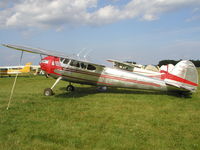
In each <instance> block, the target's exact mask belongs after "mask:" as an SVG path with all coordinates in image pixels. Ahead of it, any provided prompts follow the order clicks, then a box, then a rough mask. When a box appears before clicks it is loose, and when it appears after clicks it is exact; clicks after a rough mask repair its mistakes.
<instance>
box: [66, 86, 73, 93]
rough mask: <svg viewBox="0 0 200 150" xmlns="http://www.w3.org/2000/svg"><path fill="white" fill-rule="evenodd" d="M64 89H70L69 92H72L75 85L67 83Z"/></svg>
mask: <svg viewBox="0 0 200 150" xmlns="http://www.w3.org/2000/svg"><path fill="white" fill-rule="evenodd" d="M66 90H67V91H70V92H73V91H75V87H74V86H73V85H68V86H67V88H66Z"/></svg>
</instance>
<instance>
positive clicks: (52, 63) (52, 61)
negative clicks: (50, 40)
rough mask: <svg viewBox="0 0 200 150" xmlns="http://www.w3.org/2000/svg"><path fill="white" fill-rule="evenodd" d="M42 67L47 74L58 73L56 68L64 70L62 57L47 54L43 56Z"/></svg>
mask: <svg viewBox="0 0 200 150" xmlns="http://www.w3.org/2000/svg"><path fill="white" fill-rule="evenodd" d="M40 67H41V69H42V70H43V71H45V72H46V73H47V74H57V73H56V72H55V69H57V70H62V67H61V65H60V58H58V57H53V56H47V57H45V58H43V59H42V60H41V62H40ZM57 75H59V74H57Z"/></svg>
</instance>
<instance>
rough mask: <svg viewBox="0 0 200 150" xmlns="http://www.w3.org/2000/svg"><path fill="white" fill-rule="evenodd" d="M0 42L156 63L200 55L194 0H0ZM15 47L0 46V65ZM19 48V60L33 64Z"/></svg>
mask: <svg viewBox="0 0 200 150" xmlns="http://www.w3.org/2000/svg"><path fill="white" fill-rule="evenodd" d="M0 43H3V44H15V45H26V46H29V47H35V48H43V49H47V50H55V51H60V52H62V53H63V52H64V53H66V54H74V55H77V54H80V58H82V59H83V58H84V56H86V55H87V57H86V58H85V59H87V60H89V61H92V62H94V63H100V64H106V65H108V63H106V60H107V59H117V60H120V61H134V62H137V63H140V64H145V65H146V64H154V65H156V64H158V62H159V61H160V60H163V59H175V60H179V59H195V60H196V59H200V0H12V1H10V0H1V1H0ZM20 55H21V53H20V52H19V51H14V50H12V49H8V48H5V47H3V46H0V66H5V65H17V64H19V60H20ZM39 61H40V56H38V55H35V54H28V53H25V54H24V56H23V60H22V63H24V64H25V63H26V62H33V63H34V64H38V63H39Z"/></svg>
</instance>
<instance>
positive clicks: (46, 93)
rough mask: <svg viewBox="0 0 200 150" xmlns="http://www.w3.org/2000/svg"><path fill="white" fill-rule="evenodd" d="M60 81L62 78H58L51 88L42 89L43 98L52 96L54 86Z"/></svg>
mask: <svg viewBox="0 0 200 150" xmlns="http://www.w3.org/2000/svg"><path fill="white" fill-rule="evenodd" d="M61 79H62V77H59V78H58V79H57V80H56V82H55V83H54V84H53V86H52V87H51V88H46V89H44V95H45V96H52V95H54V92H53V88H54V87H55V86H56V84H58V82H59V81H60V80H61Z"/></svg>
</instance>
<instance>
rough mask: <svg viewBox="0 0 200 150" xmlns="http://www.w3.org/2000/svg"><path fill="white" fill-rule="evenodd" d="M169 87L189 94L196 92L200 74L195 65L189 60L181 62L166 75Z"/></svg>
mask: <svg viewBox="0 0 200 150" xmlns="http://www.w3.org/2000/svg"><path fill="white" fill-rule="evenodd" d="M164 81H165V82H166V84H167V85H170V86H174V87H177V88H179V89H183V90H186V91H189V92H195V91H196V89H197V86H198V72H197V69H196V67H195V65H194V64H193V63H192V62H191V61H188V60H183V61H180V62H179V63H177V64H176V65H175V67H174V68H173V70H172V71H171V72H170V73H166V76H165V79H164Z"/></svg>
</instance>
